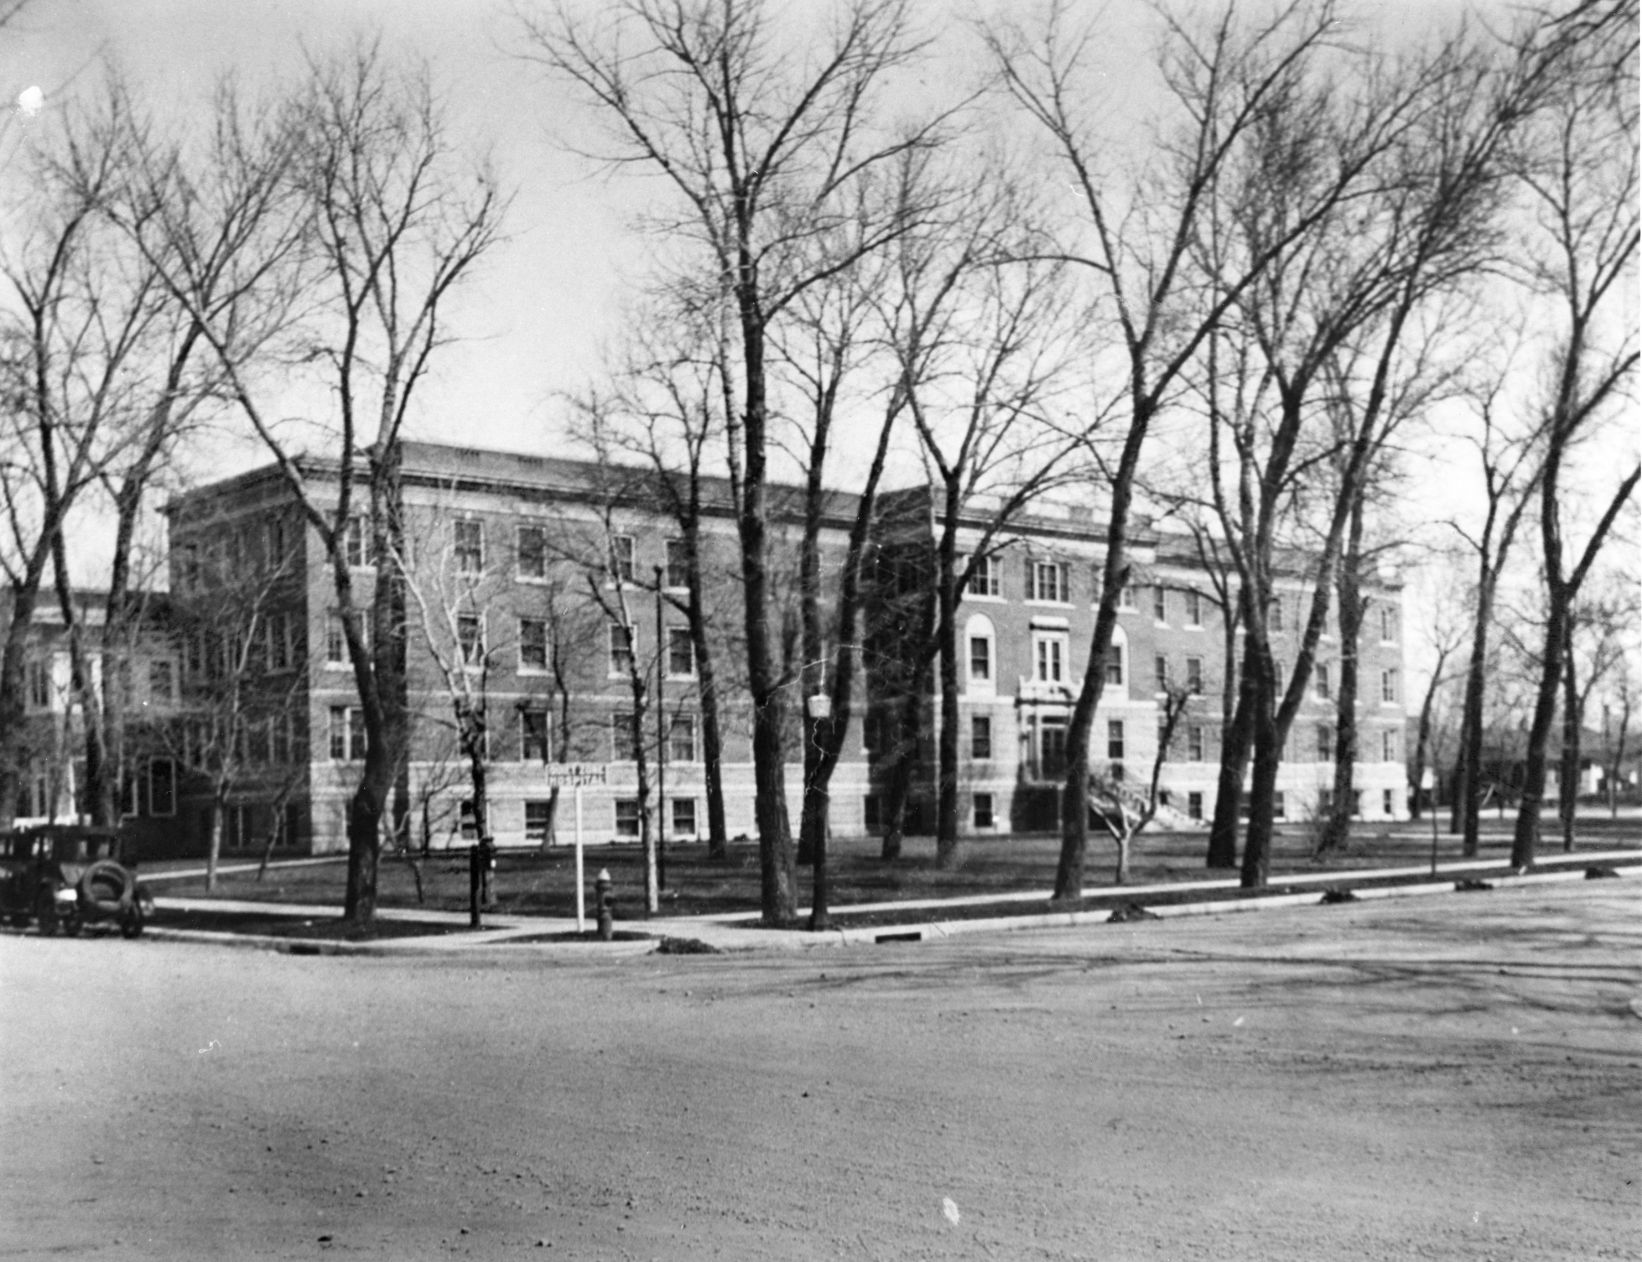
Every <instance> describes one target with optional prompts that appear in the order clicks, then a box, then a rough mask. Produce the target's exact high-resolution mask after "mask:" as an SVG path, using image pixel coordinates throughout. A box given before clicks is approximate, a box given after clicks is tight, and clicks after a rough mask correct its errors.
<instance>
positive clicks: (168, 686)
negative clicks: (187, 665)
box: [148, 657, 177, 701]
mask: <svg viewBox="0 0 1642 1262" xmlns="http://www.w3.org/2000/svg"><path fill="white" fill-rule="evenodd" d="M148 695H149V698H150V699H151V700H154V701H172V700H175V699H176V696H177V664H176V663H175V662H173V661H172V660H171V659H170V658H169V657H157V658H155V659H154V660H153V661H151V662H149V663H148Z"/></svg>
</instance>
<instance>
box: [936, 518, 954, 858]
mask: <svg viewBox="0 0 1642 1262" xmlns="http://www.w3.org/2000/svg"><path fill="white" fill-rule="evenodd" d="M955 499H956V497H955V496H951V495H949V497H948V501H949V502H948V512H947V522H948V524H947V527H946V529H944V530H943V531H942V536H941V543H940V548H939V551H938V554H937V558H936V593H937V599H938V600H939V601H940V608H939V613H938V615H937V617H938V621H937V624H936V625H937V628H938V632H939V634H940V637H941V641H940V656H939V661H940V672H941V716H940V723H941V727H940V734H939V738H938V744H937V749H936V790H935V794H936V797H935V866H936V867H938V868H952V867H955V866H956V865H957V863H958V718H959V716H958V626H957V621H958V598H957V575H956V574H955V573H954V570H955V565H956V557H955V555H954V552H955V549H956V546H957V540H956V535H955V533H954V532H955V526H956V521H957V509H956V506H955V504H954V502H953V501H955Z"/></svg>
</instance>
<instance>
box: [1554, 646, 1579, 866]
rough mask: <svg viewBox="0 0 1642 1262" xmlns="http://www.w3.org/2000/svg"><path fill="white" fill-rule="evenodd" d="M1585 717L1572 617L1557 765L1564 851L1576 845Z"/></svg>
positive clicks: (1564, 652)
mask: <svg viewBox="0 0 1642 1262" xmlns="http://www.w3.org/2000/svg"><path fill="white" fill-rule="evenodd" d="M1583 718H1584V706H1583V705H1581V704H1580V696H1579V682H1578V680H1577V679H1576V678H1575V676H1574V626H1573V619H1572V618H1571V617H1570V618H1569V619H1568V625H1567V627H1566V628H1565V629H1564V634H1563V640H1562V759H1561V761H1560V763H1559V764H1558V768H1557V774H1558V777H1559V778H1560V780H1561V783H1560V784H1559V785H1558V786H1557V789H1558V793H1557V798H1558V803H1557V805H1558V807H1559V810H1558V815H1559V816H1560V817H1561V820H1562V849H1563V852H1564V853H1571V852H1572V851H1573V848H1574V816H1575V813H1576V812H1577V810H1578V808H1579V725H1580V722H1581V720H1582V719H1583Z"/></svg>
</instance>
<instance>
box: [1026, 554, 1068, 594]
mask: <svg viewBox="0 0 1642 1262" xmlns="http://www.w3.org/2000/svg"><path fill="white" fill-rule="evenodd" d="M1027 566H1028V571H1027V590H1026V598H1027V599H1028V600H1040V601H1049V602H1051V603H1053V604H1065V603H1066V602H1067V601H1068V600H1069V599H1071V596H1070V593H1069V591H1068V584H1067V574H1066V566H1065V565H1063V564H1062V563H1061V562H1059V561H1028V562H1027Z"/></svg>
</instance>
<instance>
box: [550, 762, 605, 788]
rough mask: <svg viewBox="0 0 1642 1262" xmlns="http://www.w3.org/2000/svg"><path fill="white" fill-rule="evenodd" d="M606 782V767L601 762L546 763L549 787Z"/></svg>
mask: <svg viewBox="0 0 1642 1262" xmlns="http://www.w3.org/2000/svg"><path fill="white" fill-rule="evenodd" d="M607 783H609V776H608V769H607V768H606V767H605V765H604V764H603V763H602V762H565V763H548V765H547V787H548V788H550V789H568V788H580V787H581V786H582V785H584V784H607Z"/></svg>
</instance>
